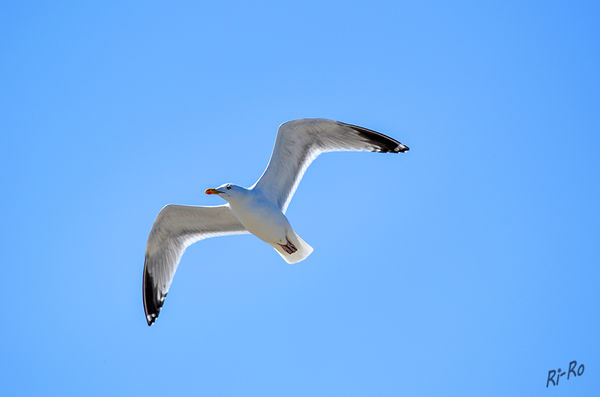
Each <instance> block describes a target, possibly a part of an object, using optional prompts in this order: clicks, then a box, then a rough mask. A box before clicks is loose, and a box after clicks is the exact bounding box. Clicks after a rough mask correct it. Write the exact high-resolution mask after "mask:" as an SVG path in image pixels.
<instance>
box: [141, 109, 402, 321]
mask: <svg viewBox="0 0 600 397" xmlns="http://www.w3.org/2000/svg"><path fill="white" fill-rule="evenodd" d="M407 150H408V146H406V145H403V144H402V143H400V142H398V141H397V140H395V139H393V138H390V137H389V136H386V135H383V134H381V133H379V132H375V131H372V130H369V129H366V128H363V127H358V126H355V125H352V124H346V123H342V122H339V121H333V120H326V119H299V120H292V121H288V122H286V123H284V124H282V125H281V126H280V127H279V130H278V131H277V139H276V140H275V147H274V149H273V154H272V155H271V159H270V160H269V164H268V165H267V168H266V170H265V171H264V173H263V174H262V176H261V177H260V178H259V180H258V181H257V182H256V183H255V184H254V185H253V186H251V187H249V188H243V187H241V186H237V185H233V184H231V183H226V184H223V185H221V186H219V187H218V188H216V189H207V190H206V194H214V195H217V196H219V197H221V198H222V199H224V200H225V201H227V203H226V204H224V205H219V206H211V207H197V206H187V205H174V204H169V205H167V206H165V207H164V208H163V209H162V210H161V211H160V213H159V214H158V216H157V217H156V220H155V221H154V225H153V226H152V230H151V231H150V236H149V237H148V244H147V246H146V257H145V262H144V276H143V277H144V279H143V286H142V290H143V297H144V311H145V313H146V321H147V322H148V325H152V323H154V321H155V320H156V318H157V317H158V313H159V312H160V309H161V307H162V305H163V303H164V301H165V297H166V296H167V292H168V291H169V287H170V286H171V282H172V280H173V276H174V275H175V271H176V270H177V265H178V264H179V261H180V259H181V256H182V255H183V252H184V251H185V249H186V248H187V247H189V246H190V245H192V244H194V243H195V242H197V241H200V240H203V239H205V238H209V237H218V236H226V235H232V234H244V233H252V234H254V235H255V236H256V237H258V238H259V239H261V240H263V241H264V242H266V243H267V244H269V245H270V246H272V247H273V248H274V249H275V250H276V251H277V252H278V253H279V255H281V256H282V257H283V259H284V260H285V261H286V262H287V263H297V262H300V261H302V260H304V259H306V257H308V256H309V255H310V254H311V252H312V251H313V248H312V247H311V246H310V245H308V244H307V243H306V242H305V241H304V240H302V238H301V237H300V236H298V235H297V234H296V232H295V231H294V229H293V228H292V226H291V225H290V222H289V221H288V219H287V218H286V216H285V212H286V210H287V207H288V205H289V203H290V200H291V199H292V196H293V195H294V192H295V191H296V188H297V187H298V183H299V182H300V179H302V175H303V174H304V172H305V171H306V168H307V167H308V166H309V165H310V163H311V162H312V161H313V160H314V159H315V158H316V157H317V156H318V155H319V154H321V153H326V152H333V151H367V152H380V153H402V152H406V151H407Z"/></svg>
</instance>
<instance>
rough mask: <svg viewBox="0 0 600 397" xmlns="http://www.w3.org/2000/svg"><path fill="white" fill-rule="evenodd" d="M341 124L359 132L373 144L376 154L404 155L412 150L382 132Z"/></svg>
mask: <svg viewBox="0 0 600 397" xmlns="http://www.w3.org/2000/svg"><path fill="white" fill-rule="evenodd" d="M339 123H340V124H343V125H345V126H347V127H350V128H352V129H353V130H354V131H356V132H358V134H359V135H360V136H362V137H363V138H364V139H365V140H366V141H367V142H369V143H371V144H373V146H374V148H373V151H374V152H378V153H404V152H408V151H409V150H410V148H409V147H408V146H406V145H405V144H403V143H401V142H398V141H397V140H395V139H394V138H391V137H389V136H387V135H384V134H382V133H381V132H377V131H373V130H370V129H368V128H364V127H359V126H357V125H353V124H347V123H342V122H339Z"/></svg>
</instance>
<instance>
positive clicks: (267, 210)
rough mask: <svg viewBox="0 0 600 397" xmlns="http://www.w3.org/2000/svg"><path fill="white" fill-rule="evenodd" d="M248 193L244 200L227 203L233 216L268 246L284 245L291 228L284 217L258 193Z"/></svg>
mask: <svg viewBox="0 0 600 397" xmlns="http://www.w3.org/2000/svg"><path fill="white" fill-rule="evenodd" d="M249 193H250V194H249V195H248V196H249V197H247V198H246V199H245V200H241V201H233V200H232V201H230V202H229V205H230V206H231V210H232V211H233V213H234V215H235V216H236V217H237V218H238V219H239V221H240V222H241V223H242V224H243V225H244V226H245V227H246V229H248V231H249V232H250V233H252V234H254V235H255V236H256V237H258V238H260V239H261V240H263V241H265V242H267V243H270V244H273V243H280V244H286V235H287V232H288V230H291V227H290V224H289V222H288V220H287V218H286V217H285V215H284V214H283V213H282V212H281V210H280V209H279V208H278V207H277V206H275V205H274V204H272V203H271V202H270V201H268V200H267V199H265V198H264V197H262V195H261V194H260V193H259V192H256V191H253V192H249Z"/></svg>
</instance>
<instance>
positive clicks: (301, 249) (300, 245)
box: [271, 231, 313, 263]
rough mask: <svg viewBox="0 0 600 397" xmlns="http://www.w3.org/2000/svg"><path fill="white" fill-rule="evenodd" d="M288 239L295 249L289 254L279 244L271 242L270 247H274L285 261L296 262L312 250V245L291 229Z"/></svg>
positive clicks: (304, 257)
mask: <svg viewBox="0 0 600 397" xmlns="http://www.w3.org/2000/svg"><path fill="white" fill-rule="evenodd" d="M287 238H288V241H289V242H291V243H292V244H293V245H294V246H295V247H296V248H297V251H295V252H293V253H291V254H289V253H287V252H286V250H285V249H284V248H283V247H282V246H280V245H279V244H271V247H273V248H275V251H277V253H278V254H279V255H281V257H282V258H283V259H284V260H285V261H286V262H287V263H298V262H300V261H303V260H304V259H306V258H307V257H308V256H309V255H310V254H311V253H312V252H313V247H311V246H310V245H308V244H307V243H306V242H305V241H304V240H302V238H301V237H300V236H298V235H297V234H296V233H295V232H293V231H291V232H290V233H289V234H288V236H287Z"/></svg>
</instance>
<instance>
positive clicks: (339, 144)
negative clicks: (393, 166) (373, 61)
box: [254, 119, 408, 212]
mask: <svg viewBox="0 0 600 397" xmlns="http://www.w3.org/2000/svg"><path fill="white" fill-rule="evenodd" d="M407 150H408V146H406V145H403V144H402V143H400V142H398V141H397V140H395V139H392V138H390V137H389V136H386V135H383V134H381V133H379V132H375V131H372V130H369V129H366V128H362V127H358V126H355V125H352V124H346V123H342V122H339V121H334V120H325V119H299V120H292V121H288V122H287V123H284V124H282V125H281V126H280V127H279V131H278V132H277V140H276V141H275V148H274V149H273V154H272V155H271V160H270V161H269V165H268V166H267V169H266V170H265V172H264V173H263V175H262V176H261V177H260V179H259V180H258V181H257V182H256V184H255V185H254V188H255V189H257V190H260V191H261V192H262V193H263V194H264V195H266V196H267V197H268V198H270V199H271V200H273V202H275V203H276V204H277V205H278V206H279V208H281V210H282V211H283V212H285V211H286V209H287V206H288V204H289V203H290V200H291V199H292V196H293V195H294V192H295V191H296V188H297V187H298V183H300V180H301V179H302V175H304V172H305V171H306V168H307V167H308V166H309V165H310V163H311V162H312V161H313V160H314V159H315V158H316V157H317V156H318V155H319V154H321V153H325V152H333V151H367V152H382V153H400V152H405V151H407Z"/></svg>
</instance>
